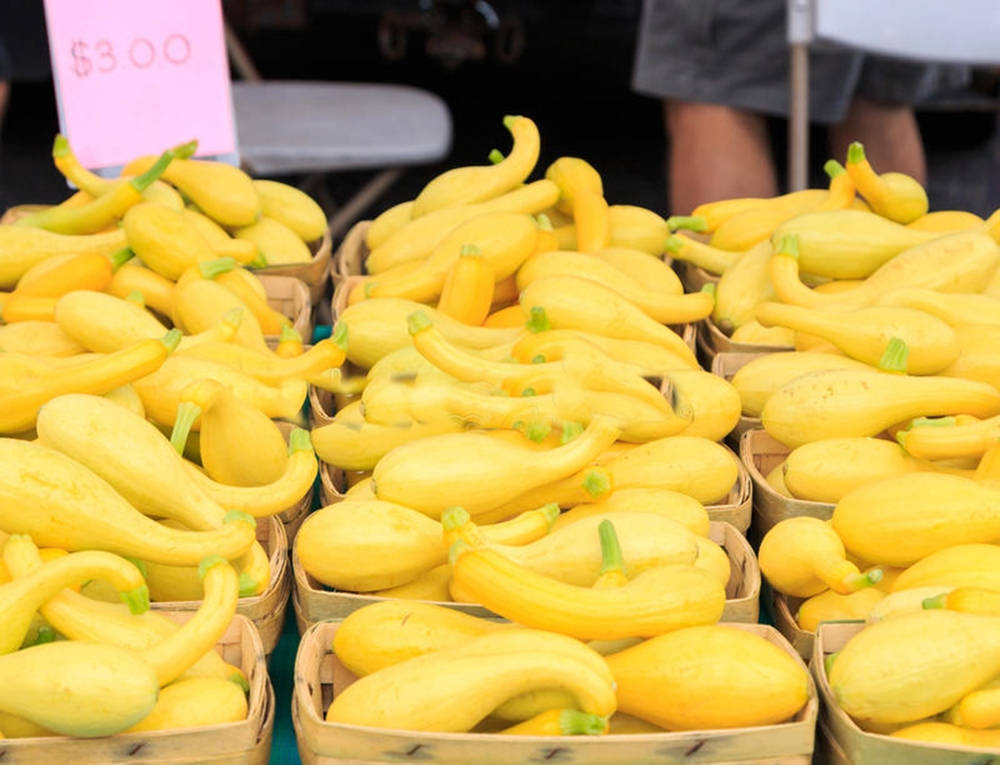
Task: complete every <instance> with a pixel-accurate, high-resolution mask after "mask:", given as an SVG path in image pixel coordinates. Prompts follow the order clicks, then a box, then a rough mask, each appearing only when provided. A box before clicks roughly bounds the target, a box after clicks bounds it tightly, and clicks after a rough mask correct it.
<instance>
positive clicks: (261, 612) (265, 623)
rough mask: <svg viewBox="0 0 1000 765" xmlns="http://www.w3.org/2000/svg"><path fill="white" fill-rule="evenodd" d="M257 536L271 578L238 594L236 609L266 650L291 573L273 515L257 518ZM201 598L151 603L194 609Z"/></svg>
mask: <svg viewBox="0 0 1000 765" xmlns="http://www.w3.org/2000/svg"><path fill="white" fill-rule="evenodd" d="M257 540H258V541H259V542H260V543H261V545H262V546H263V547H264V549H265V550H266V551H267V554H268V560H269V562H270V566H271V579H270V581H269V582H268V585H267V588H266V589H265V590H264V592H262V593H261V594H260V595H254V596H252V597H249V598H240V599H239V600H238V601H237V603H236V613H238V614H241V615H243V616H245V617H247V618H248V619H250V620H251V621H252V622H253V623H254V624H255V625H256V627H257V629H258V631H259V632H260V639H261V640H262V641H263V644H264V650H265V652H266V653H270V652H271V651H273V650H274V647H275V646H276V645H277V644H278V638H279V637H281V625H282V616H283V615H284V613H285V606H286V605H287V604H288V593H289V592H290V590H291V573H290V572H289V567H288V543H287V542H286V541H285V529H284V527H283V526H282V525H281V521H279V520H278V519H277V518H276V517H273V516H271V517H268V518H258V519H257ZM200 604H201V601H198V600H174V601H163V602H159V603H153V604H152V608H153V609H155V610H157V611H196V610H197V609H198V606H199V605H200Z"/></svg>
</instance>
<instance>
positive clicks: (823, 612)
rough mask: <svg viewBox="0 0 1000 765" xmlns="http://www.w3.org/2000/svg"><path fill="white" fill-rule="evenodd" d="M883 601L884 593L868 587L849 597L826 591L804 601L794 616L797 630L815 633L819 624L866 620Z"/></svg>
mask: <svg viewBox="0 0 1000 765" xmlns="http://www.w3.org/2000/svg"><path fill="white" fill-rule="evenodd" d="M884 599H885V593H884V592H882V591H881V590H878V589H876V588H875V587H868V588H865V589H863V590H858V591H857V592H852V593H850V594H849V595H841V594H839V593H836V592H834V591H833V590H826V591H824V592H821V593H819V594H818V595H813V596H812V597H811V598H809V599H808V600H807V601H805V602H804V603H803V604H802V605H801V606H799V610H798V611H797V612H796V614H795V621H796V622H797V623H798V625H799V628H800V629H803V630H805V631H806V632H815V631H816V628H817V627H818V626H819V625H820V622H836V621H845V620H853V619H867V618H868V615H869V614H870V613H871V611H872V609H873V608H874V607H875V606H876V605H877V604H878V603H880V602H882V601H883V600H884Z"/></svg>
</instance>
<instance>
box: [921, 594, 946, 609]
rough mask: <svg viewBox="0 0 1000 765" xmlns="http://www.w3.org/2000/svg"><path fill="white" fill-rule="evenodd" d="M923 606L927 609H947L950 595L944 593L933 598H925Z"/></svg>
mask: <svg viewBox="0 0 1000 765" xmlns="http://www.w3.org/2000/svg"><path fill="white" fill-rule="evenodd" d="M921 605H922V606H923V608H925V609H932V608H947V606H948V593H947V592H942V593H940V594H938V595H935V596H934V597H931V598H924V599H923V601H922V603H921Z"/></svg>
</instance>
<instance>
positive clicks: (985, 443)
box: [896, 415, 1000, 460]
mask: <svg viewBox="0 0 1000 765" xmlns="http://www.w3.org/2000/svg"><path fill="white" fill-rule="evenodd" d="M998 437H1000V416H995V417H989V418H987V419H985V420H980V419H978V418H976V417H971V416H969V415H959V416H957V417H918V418H917V419H914V420H912V421H911V422H910V423H909V424H908V425H907V426H906V427H905V428H904V429H902V430H899V431H897V432H896V440H897V441H899V443H900V444H901V445H902V447H903V448H904V449H906V451H907V452H909V453H910V454H912V455H913V456H914V457H917V458H918V459H925V460H939V459H940V460H947V459H955V458H959V457H980V456H982V455H983V454H984V453H985V452H986V450H987V449H989V448H990V447H991V446H992V445H993V444H994V443H996V442H997V440H998Z"/></svg>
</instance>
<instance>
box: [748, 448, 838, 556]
mask: <svg viewBox="0 0 1000 765" xmlns="http://www.w3.org/2000/svg"><path fill="white" fill-rule="evenodd" d="M787 456H788V447H786V446H785V445H784V444H781V443H779V442H778V441H776V440H775V439H773V438H771V436H769V435H768V434H767V432H766V431H763V430H751V431H747V432H746V433H744V434H743V438H742V439H740V459H741V460H742V462H743V466H744V467H745V468H746V470H747V472H748V473H749V474H750V479H751V480H752V481H753V507H754V513H753V519H754V533H755V534H757V535H758V536H759V537H763V535H764V534H766V533H767V532H768V531H770V530H771V527H772V526H774V524H776V523H778V522H779V521H783V520H785V519H786V518H793V517H795V516H799V515H810V516H812V517H813V518H819V519H820V520H821V521H828V520H830V518H831V517H832V516H833V508H834V506H833V505H832V504H830V503H829V502H810V501H809V500H805V499H792V498H791V497H783V496H782V495H780V494H778V492H776V491H775V490H774V489H772V488H771V485H770V484H769V483H768V482H767V479H766V476H767V474H768V473H770V472H771V470H773V469H774V467H775V466H776V465H778V464H779V463H780V462H781V461H782V460H784V459H785V457H787Z"/></svg>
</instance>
